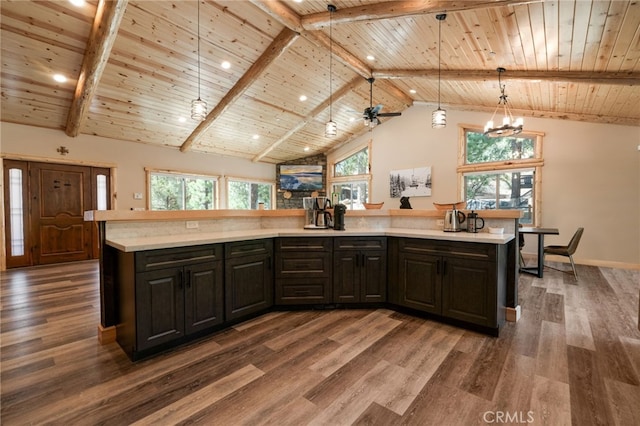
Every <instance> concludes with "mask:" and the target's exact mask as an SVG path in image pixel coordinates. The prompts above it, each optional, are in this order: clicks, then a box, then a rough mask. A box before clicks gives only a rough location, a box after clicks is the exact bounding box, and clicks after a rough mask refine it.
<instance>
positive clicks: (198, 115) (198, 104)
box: [191, 0, 207, 121]
mask: <svg viewBox="0 0 640 426" xmlns="http://www.w3.org/2000/svg"><path fill="white" fill-rule="evenodd" d="M206 116H207V103H206V102H205V101H203V100H202V99H200V0H198V99H195V100H193V101H191V118H192V119H194V120H197V121H203V120H204V119H205V117H206Z"/></svg>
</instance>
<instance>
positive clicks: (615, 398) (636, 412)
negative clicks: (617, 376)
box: [604, 379, 640, 425]
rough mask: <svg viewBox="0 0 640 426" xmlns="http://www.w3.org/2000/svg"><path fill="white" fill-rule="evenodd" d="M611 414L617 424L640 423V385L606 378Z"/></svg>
mask: <svg viewBox="0 0 640 426" xmlns="http://www.w3.org/2000/svg"><path fill="white" fill-rule="evenodd" d="M604 382H605V386H606V390H607V396H608V401H609V407H610V409H611V414H612V416H613V419H614V421H615V424H617V425H640V386H633V385H629V384H627V383H622V382H618V381H616V380H611V379H605V380H604Z"/></svg>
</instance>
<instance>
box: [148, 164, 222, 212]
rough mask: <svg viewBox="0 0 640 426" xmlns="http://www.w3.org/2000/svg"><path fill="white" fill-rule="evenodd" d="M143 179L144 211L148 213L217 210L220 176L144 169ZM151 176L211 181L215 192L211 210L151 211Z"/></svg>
mask: <svg viewBox="0 0 640 426" xmlns="http://www.w3.org/2000/svg"><path fill="white" fill-rule="evenodd" d="M144 171H145V179H146V182H145V183H146V185H145V188H146V191H147V194H146V203H145V204H146V209H147V210H148V211H210V210H218V209H219V206H220V176H219V175H210V174H206V173H201V172H185V171H176V170H162V169H153V168H148V167H145V169H144ZM152 174H163V175H173V176H176V177H183V178H194V177H196V178H204V179H211V180H213V188H214V191H215V195H214V197H213V208H211V209H210V210H187V209H180V210H152V209H151V175H152Z"/></svg>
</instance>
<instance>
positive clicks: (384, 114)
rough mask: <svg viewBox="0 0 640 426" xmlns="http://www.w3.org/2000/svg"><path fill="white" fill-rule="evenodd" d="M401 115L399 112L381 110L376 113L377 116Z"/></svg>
mask: <svg viewBox="0 0 640 426" xmlns="http://www.w3.org/2000/svg"><path fill="white" fill-rule="evenodd" d="M399 115H402V113H401V112H381V113H379V114H378V117H397V116H399Z"/></svg>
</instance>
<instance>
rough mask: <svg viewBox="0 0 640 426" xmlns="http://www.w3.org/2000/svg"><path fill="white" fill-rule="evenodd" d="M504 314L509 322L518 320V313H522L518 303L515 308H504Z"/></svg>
mask: <svg viewBox="0 0 640 426" xmlns="http://www.w3.org/2000/svg"><path fill="white" fill-rule="evenodd" d="M505 309H506V311H507V312H506V315H505V318H506V320H507V321H509V322H518V320H520V315H521V314H522V309H520V305H518V306H516V307H515V308H505Z"/></svg>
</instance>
